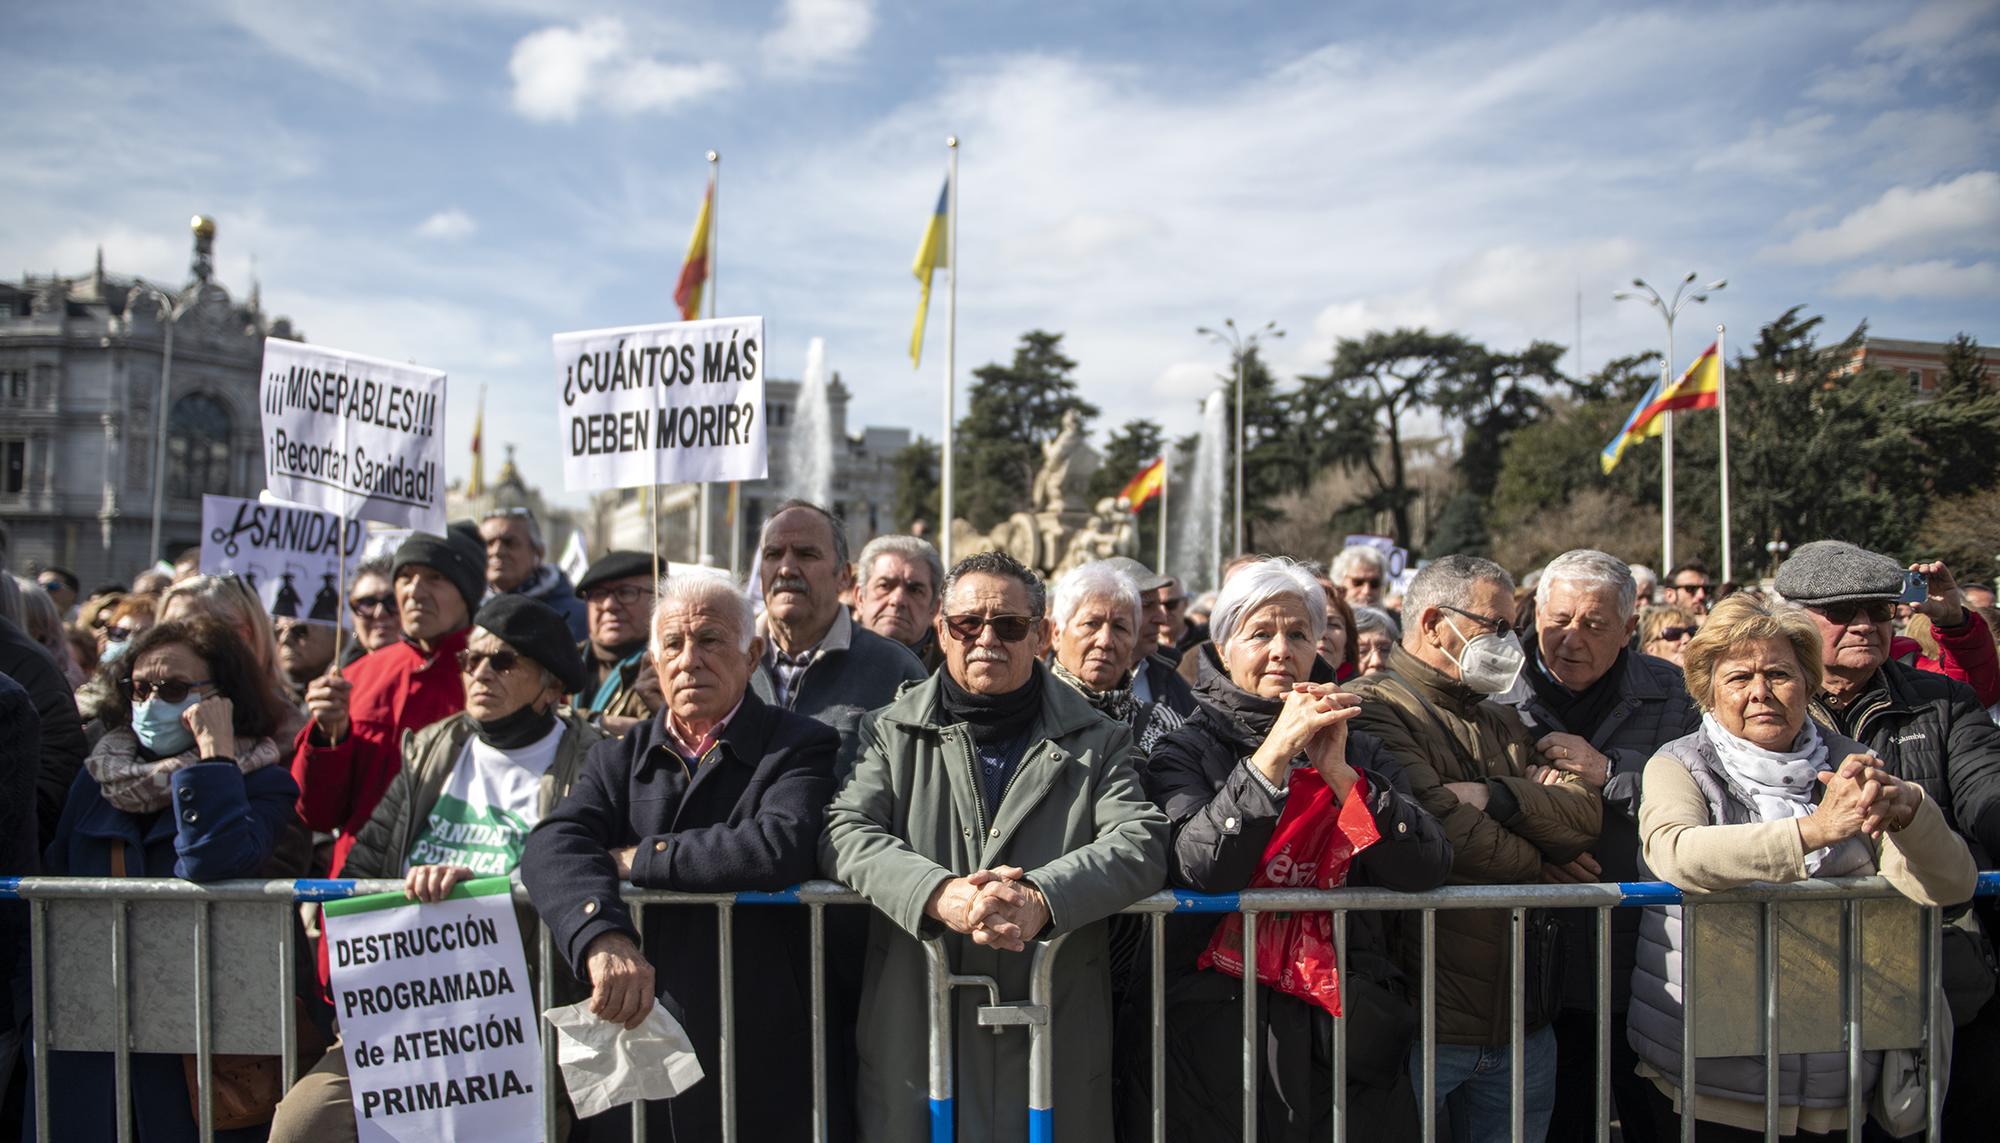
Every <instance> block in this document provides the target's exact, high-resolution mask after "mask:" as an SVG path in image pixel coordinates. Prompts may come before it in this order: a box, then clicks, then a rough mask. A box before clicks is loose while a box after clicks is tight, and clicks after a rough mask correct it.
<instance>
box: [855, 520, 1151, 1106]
mask: <svg viewBox="0 0 2000 1143" xmlns="http://www.w3.org/2000/svg"><path fill="white" fill-rule="evenodd" d="M943 596H944V606H943V609H942V612H941V614H940V615H939V617H938V621H937V623H938V626H937V630H938V638H939V640H940V641H941V642H942V643H943V644H944V649H945V665H944V667H943V669H941V670H940V671H938V673H937V674H935V675H932V676H931V677H930V678H929V679H927V680H925V681H924V682H923V683H920V684H918V685H917V686H914V687H909V688H906V689H905V690H904V691H903V692H902V693H901V694H899V695H898V696H897V697H896V701H895V702H893V703H891V704H890V705H889V706H888V707H887V708H886V709H883V710H879V711H876V712H874V713H873V714H871V715H870V716H869V717H868V719H867V720H866V721H865V722H864V723H863V725H862V749H861V756H860V759H859V761H858V762H857V763H856V765H855V769H854V776H853V777H852V778H851V779H849V781H848V782H847V784H846V785H845V786H844V787H842V789H841V791H840V794H839V796H837V797H836V798H835V799H834V802H833V805H832V807H831V808H829V809H828V811H827V832H826V840H825V842H824V843H823V845H822V846H821V853H822V855H821V864H822V867H823V868H824V869H825V870H826V871H827V872H828V873H829V874H830V875H832V876H834V877H837V878H839V879H840V880H842V881H845V882H847V884H849V885H851V886H853V887H854V889H855V890H856V891H858V892H859V893H861V895H862V896H864V897H866V898H868V900H869V903H870V904H872V905H874V906H875V909H876V913H875V916H874V917H873V918H872V921H871V928H870V932H869V941H868V956H867V959H866V961H865V964H864V967H863V979H862V995H861V1009H860V1022H859V1025H858V1028H857V1033H856V1037H855V1040H856V1047H857V1048H858V1050H859V1055H860V1061H859V1062H860V1074H861V1082H860V1086H859V1088H858V1090H857V1092H856V1099H857V1105H858V1106H857V1110H858V1113H859V1126H860V1134H861V1137H862V1138H865V1139H920V1138H926V1137H928V1136H929V1135H930V1134H931V1127H930V1122H931V1120H930V1117H931V1109H930V1107H929V1106H928V1100H927V1099H926V1085H925V1075H926V1073H927V1067H928V1055H927V1049H926V1047H925V1044H926V1038H925V1036H926V1031H925V1030H926V1027H927V1011H928V1001H927V997H928V996H929V990H928V985H927V983H926V980H927V977H926V964H927V960H926V956H925V952H924V948H923V945H922V943H921V942H922V941H923V940H925V939H932V938H936V939H940V940H942V941H943V942H944V948H945V951H946V955H947V957H948V958H949V960H950V961H951V963H952V965H953V969H954V971H956V972H959V973H964V974H970V975H976V976H985V977H991V978H993V979H994V980H995V981H996V982H997V983H998V985H999V989H1000V994H1001V995H1002V996H1003V997H1009V998H1011V997H1019V996H1026V995H1028V988H1029V978H1030V972H1031V969H1032V966H1033V963H1034V950H1036V949H1038V948H1040V947H1042V946H1044V945H1045V944H1046V942H1049V941H1051V940H1053V939H1055V938H1057V937H1067V938H1068V939H1067V941H1066V943H1065V946H1064V948H1063V949H1062V955H1061V956H1060V957H1059V958H1058V959H1057V960H1056V962H1055V968H1054V991H1053V995H1052V998H1051V1003H1052V1005H1053V1010H1054V1011H1056V1012H1058V1013H1060V1014H1061V1015H1060V1016H1059V1017H1058V1018H1057V1019H1058V1027H1059V1029H1060V1035H1061V1038H1062V1046H1061V1047H1060V1048H1059V1049H1058V1052H1059V1054H1060V1058H1061V1060H1062V1063H1061V1065H1060V1067H1059V1068H1058V1069H1057V1075H1056V1090H1055V1092H1054V1103H1055V1106H1056V1107H1057V1108H1058V1109H1059V1110H1058V1111H1057V1112H1056V1116H1055V1124H1054V1138H1055V1139H1057V1140H1099V1139H1109V1138H1111V1133H1112V1126H1111V1084H1110V1073H1111V1002H1110V974H1109V970H1108V967H1107V966H1108V961H1109V952H1108V948H1107V939H1106V938H1107V926H1106V925H1105V924H1104V923H1103V922H1104V919H1105V918H1107V917H1109V916H1110V915H1111V914H1113V913H1115V912H1117V911H1118V910H1119V909H1122V908H1124V907H1125V906H1126V905H1129V904H1130V903H1132V902H1133V901H1134V900H1136V899H1138V898H1139V897H1142V896H1144V895H1145V894H1147V893H1150V892H1152V891H1154V890H1156V889H1158V888H1159V887H1160V886H1161V884H1162V883H1163V882H1164V881H1165V878H1166V839H1167V822H1166V818H1165V817H1164V816H1163V815H1162V814H1161V812H1160V810H1159V808H1158V807H1156V806H1155V805H1154V804H1153V803H1152V802H1151V801H1150V800H1149V799H1148V798H1147V797H1146V794H1145V792H1144V790H1143V789H1142V788H1141V787H1140V785H1139V781H1138V778H1137V776H1136V774H1135V773H1134V771H1133V768H1132V764H1131V761H1130V758H1129V754H1130V749H1131V741H1132V732H1131V730H1130V729H1129V728H1128V727H1127V726H1126V725H1125V724H1124V723H1122V722H1114V721H1112V720H1111V719H1108V718H1105V717H1103V716H1101V715H1099V714H1098V712H1097V711H1096V709H1095V708H1093V707H1092V706H1091V705H1090V703H1089V702H1088V701H1087V700H1086V699H1085V698H1084V696H1083V695H1081V694H1079V693H1078V692H1077V691H1076V690H1075V689H1074V688H1073V687H1070V686H1066V685H1064V684H1063V683H1062V682H1060V681H1058V680H1057V679H1055V678H1054V677H1053V676H1052V675H1051V674H1050V672H1049V669H1048V667H1046V666H1044V665H1043V664H1042V662H1041V658H1042V656H1043V654H1044V653H1046V652H1047V650H1048V646H1049V623H1048V619H1047V595H1046V592H1045V589H1044V588H1043V585H1042V582H1041V580H1040V578H1039V577H1037V576H1036V575H1035V573H1034V572H1032V571H1029V570H1028V569H1027V568H1024V567H1022V566H1021V565H1020V564H1019V563H1017V562H1016V561H1014V560H1013V559H1011V558H1009V557H1008V556H1006V555H1004V554H1001V553H998V552H985V553H981V554H979V555H976V556H972V557H970V558H969V559H966V560H963V561H961V562H960V563H959V564H958V566H957V567H955V568H953V569H952V571H951V574H950V575H949V576H947V577H946V578H945V584H944V592H943ZM983 995H984V994H980V995H979V996H975V995H974V993H973V991H969V990H960V991H958V992H956V993H955V994H954V1000H953V1006H954V1008H955V1009H956V1011H957V1028H958V1032H957V1048H956V1051H955V1053H954V1054H955V1058H956V1060H957V1077H956V1079H957V1086H956V1095H957V1102H956V1106H957V1131H958V1135H957V1138H959V1139H962V1140H973V1141H980V1140H1019V1139H1025V1138H1027V1134H1028V1121H1027V1117H1026V1116H1025V1115H1023V1114H1022V1109H1023V1108H1025V1107H1026V1106H1027V1103H1028V1090H1027V1057H1028V1037H1027V1034H1026V1030H1025V1029H1022V1028H1012V1029H1002V1031H1001V1033H1000V1034H999V1035H997V1036H996V1035H995V1034H994V1033H993V1032H992V1031H991V1030H990V1029H987V1028H983V1027H981V1026H979V1024H978V1021H977V1018H976V1012H975V1009H976V1008H977V1007H978V1006H979V1004H981V1003H984V1000H983V999H982V997H983Z"/></svg>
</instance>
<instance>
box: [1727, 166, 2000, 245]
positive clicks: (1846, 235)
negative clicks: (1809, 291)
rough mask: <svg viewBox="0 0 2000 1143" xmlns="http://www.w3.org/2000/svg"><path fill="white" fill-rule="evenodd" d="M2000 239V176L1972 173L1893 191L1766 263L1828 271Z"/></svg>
mask: <svg viewBox="0 0 2000 1143" xmlns="http://www.w3.org/2000/svg"><path fill="white" fill-rule="evenodd" d="M1996 238H2000V172H1995V171H1973V172H1971V173H1969V174H1964V175H1960V176H1959V177H1957V178H1955V179H1951V180H1949V181H1946V182H1942V183H1937V184H1935V185H1932V186H1928V187H1915V188H1913V187H1906V186H1899V187H1891V188H1889V189H1888V190H1887V191H1884V192H1883V193H1882V197H1880V198H1878V199H1876V200H1875V201H1874V202H1872V203H1869V204H1868V205H1867V206H1864V207H1861V208H1860V209H1858V210H1856V211H1854V212H1853V213H1851V214H1849V215H1848V216H1847V217H1845V218H1843V219H1841V220H1840V221H1839V222H1837V223H1834V224H1833V225H1832V226H1827V227H1821V228H1819V229H1817V230H1808V231H1806V232H1805V233H1803V234H1800V235H1798V236H1797V237H1795V238H1793V239H1792V240H1791V241H1789V242H1786V243H1784V244H1783V245H1780V246H1774V247H1771V248H1769V249H1767V250H1765V251H1764V252H1763V254H1764V256H1765V257H1769V258H1776V259H1779V260H1782V261H1787V262H1803V263H1806V264H1808V265H1823V264H1825V263H1828V262H1840V261H1844V260H1846V259H1850V258H1858V257H1862V256H1864V255H1867V254H1875V253H1881V252H1886V251H1893V252H1895V253H1898V254H1902V255H1906V256H1907V255H1911V254H1928V253H1933V252H1936V251H1940V250H1943V249H1946V248H1951V247H1957V248H1961V249H1962V248H1964V247H1965V246H1967V245H1976V246H1980V247H1990V246H1991V244H1992V243H1993V242H1994V241H1995V239H1996Z"/></svg>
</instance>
